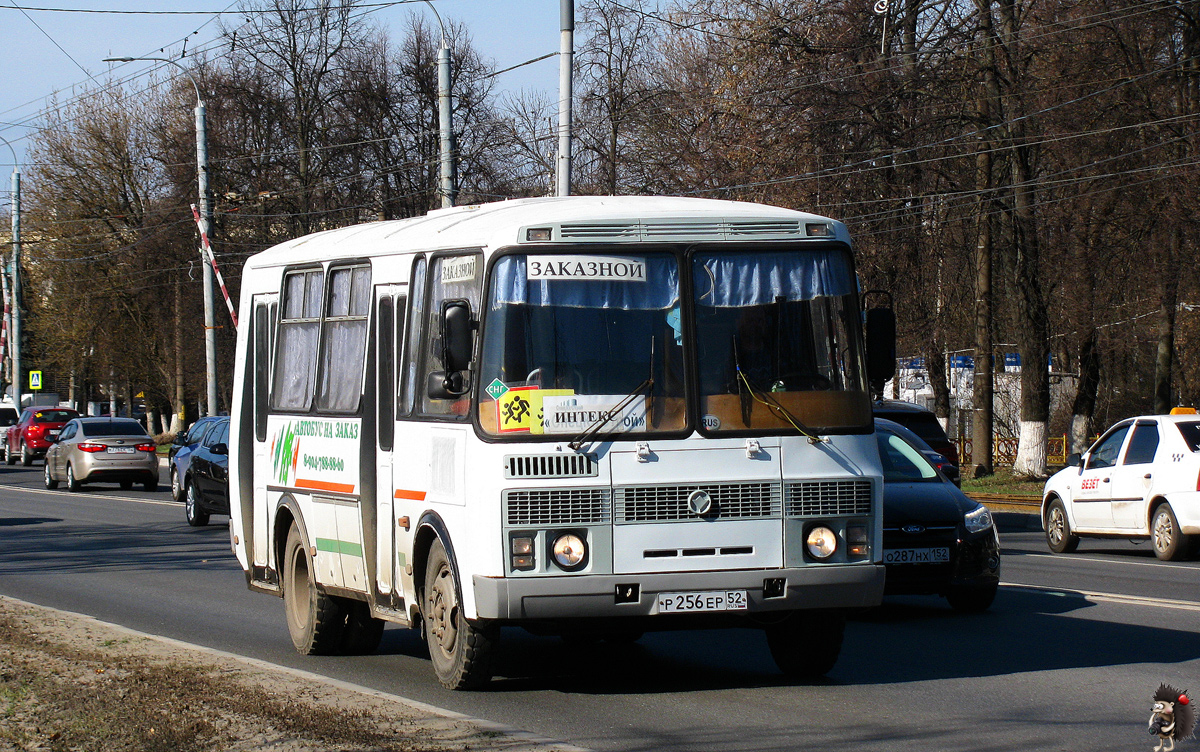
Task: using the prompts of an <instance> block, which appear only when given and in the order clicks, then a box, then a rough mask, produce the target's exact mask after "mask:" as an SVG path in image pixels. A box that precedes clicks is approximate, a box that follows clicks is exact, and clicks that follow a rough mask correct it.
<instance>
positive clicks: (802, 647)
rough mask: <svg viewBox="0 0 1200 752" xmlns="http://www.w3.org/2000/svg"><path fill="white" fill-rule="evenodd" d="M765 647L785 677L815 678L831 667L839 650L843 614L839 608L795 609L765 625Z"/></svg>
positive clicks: (843, 628)
mask: <svg viewBox="0 0 1200 752" xmlns="http://www.w3.org/2000/svg"><path fill="white" fill-rule="evenodd" d="M765 631H766V633H767V647H769V648H770V649H771V657H772V658H774V659H775V664H776V665H778V666H779V669H780V670H781V671H783V673H784V674H787V675H788V676H792V677H796V678H800V679H818V678H820V677H822V676H824V675H825V674H827V673H829V672H830V671H831V670H832V669H833V665H834V664H835V663H837V659H838V655H839V654H840V653H841V652H842V635H843V634H844V633H845V631H846V615H845V614H844V613H842V612H840V611H823V610H812V611H795V612H793V613H791V614H789V615H788V616H787V618H785V619H783V620H782V621H779V622H776V623H775V624H769V625H767V627H766V630H765Z"/></svg>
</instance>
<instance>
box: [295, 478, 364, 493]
mask: <svg viewBox="0 0 1200 752" xmlns="http://www.w3.org/2000/svg"><path fill="white" fill-rule="evenodd" d="M296 488H312V489H315V490H317V491H335V492H337V493H345V494H348V493H354V484H353V483H329V482H328V481H323V480H307V479H305V478H297V479H296Z"/></svg>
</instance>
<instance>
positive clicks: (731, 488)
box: [613, 482, 783, 522]
mask: <svg viewBox="0 0 1200 752" xmlns="http://www.w3.org/2000/svg"><path fill="white" fill-rule="evenodd" d="M697 490H703V491H707V492H708V493H709V495H710V496H711V497H712V511H711V512H709V513H708V514H706V515H704V517H705V518H706V519H720V520H737V519H761V518H764V517H778V516H779V514H780V511H781V508H782V506H783V505H782V502H781V499H780V497H781V494H780V490H779V484H778V483H770V482H763V483H719V484H718V483H711V484H695V485H687V486H629V487H626V488H617V489H615V491H614V497H613V502H614V503H613V506H614V509H615V512H614V514H615V516H616V519H617V522H665V521H670V520H689V519H697V516H696V515H695V514H692V512H691V511H690V510H689V509H688V496H689V495H691V493H692V492H693V491H697Z"/></svg>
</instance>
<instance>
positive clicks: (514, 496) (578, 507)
mask: <svg viewBox="0 0 1200 752" xmlns="http://www.w3.org/2000/svg"><path fill="white" fill-rule="evenodd" d="M609 497H610V493H609V490H608V489H607V488H539V489H521V490H513V491H505V492H504V495H503V501H504V519H505V520H506V522H507V524H508V525H510V526H517V527H529V526H533V525H587V524H593V523H605V522H609V521H610V520H611V517H610V512H609V510H610V504H609Z"/></svg>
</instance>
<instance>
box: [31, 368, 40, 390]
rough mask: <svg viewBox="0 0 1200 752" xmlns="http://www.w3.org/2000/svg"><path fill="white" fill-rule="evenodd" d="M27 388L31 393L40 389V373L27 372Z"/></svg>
mask: <svg viewBox="0 0 1200 752" xmlns="http://www.w3.org/2000/svg"><path fill="white" fill-rule="evenodd" d="M29 388H30V390H32V391H37V390H38V389H41V388H42V372H41V371H30V372H29Z"/></svg>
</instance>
